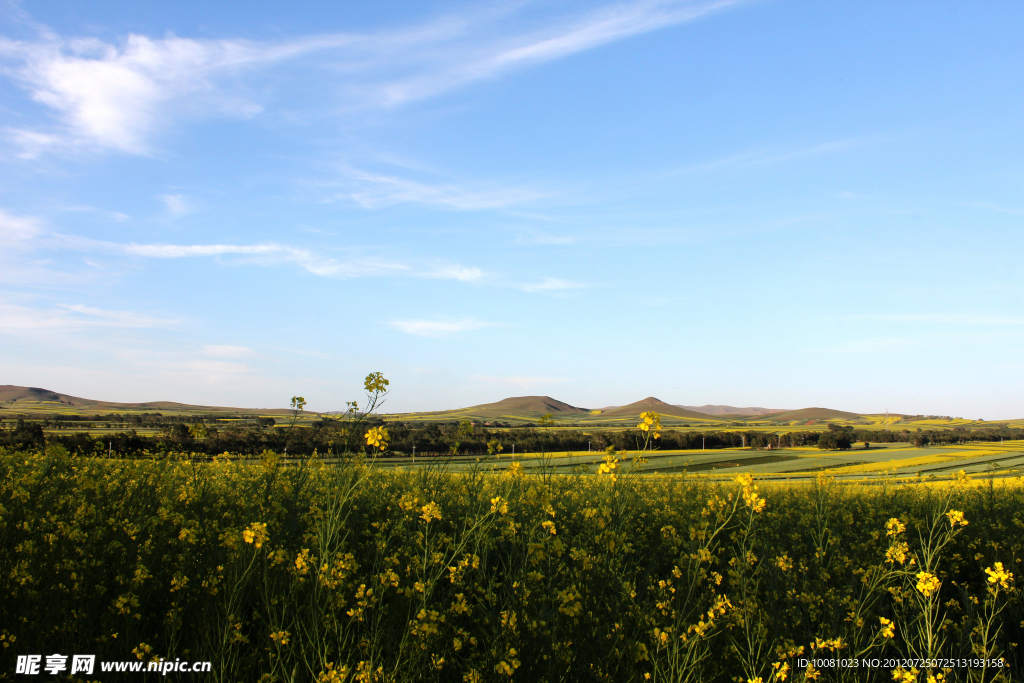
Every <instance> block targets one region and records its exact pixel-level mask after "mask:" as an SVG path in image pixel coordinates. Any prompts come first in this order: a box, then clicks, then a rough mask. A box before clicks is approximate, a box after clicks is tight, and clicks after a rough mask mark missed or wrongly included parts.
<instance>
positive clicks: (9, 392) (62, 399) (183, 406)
mask: <svg viewBox="0 0 1024 683" xmlns="http://www.w3.org/2000/svg"><path fill="white" fill-rule="evenodd" d="M18 401H33V402H39V403H47V402H48V403H63V404H65V405H69V406H74V407H75V408H86V409H91V410H109V411H115V410H191V411H209V412H224V411H234V412H248V413H280V412H283V411H285V410H286V409H285V408H230V407H226V406H202V405H193V404H190V403H176V402H175V401H150V402H146V403H121V402H116V401H97V400H94V399H90V398H80V397H78V396H71V395H69V394H61V393H58V392H56V391H50V390H49V389H42V388H40V387H22V386H17V385H15V384H0V403H10V402H15V403H17V402H18Z"/></svg>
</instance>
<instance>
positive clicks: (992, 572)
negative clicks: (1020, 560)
mask: <svg viewBox="0 0 1024 683" xmlns="http://www.w3.org/2000/svg"><path fill="white" fill-rule="evenodd" d="M985 573H986V574H988V582H989V583H991V584H993V586H995V584H999V585H1000V586H1002V588H1003V590H1009V588H1010V582H1011V581H1013V574H1011V573H1010V572H1008V571H1006V570H1005V569H1003V563H1002V562H996V563H995V565H994V566H992V567H989V568H988V569H986V570H985Z"/></svg>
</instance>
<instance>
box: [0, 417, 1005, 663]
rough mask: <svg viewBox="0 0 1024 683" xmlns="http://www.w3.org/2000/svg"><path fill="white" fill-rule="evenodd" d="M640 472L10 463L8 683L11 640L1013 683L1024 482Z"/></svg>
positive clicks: (0, 565)
mask: <svg viewBox="0 0 1024 683" xmlns="http://www.w3.org/2000/svg"><path fill="white" fill-rule="evenodd" d="M649 424H650V423H649ZM650 426H651V427H652V430H653V428H654V425H653V424H650ZM367 441H368V442H370V443H371V445H374V447H380V446H383V445H385V444H386V433H381V432H372V433H369V434H368V436H367ZM374 442H376V443H375V444H374ZM633 464H634V463H631V462H630V461H629V460H623V459H620V458H619V457H618V455H617V454H615V453H614V452H609V454H608V457H607V458H606V460H605V462H604V464H603V465H602V467H601V468H600V473H599V474H597V475H590V474H584V473H579V474H575V475H564V474H563V475H555V474H552V473H549V472H541V473H537V474H526V473H524V471H523V470H522V468H520V467H518V466H517V465H513V466H512V467H511V468H509V469H508V470H506V471H504V472H502V473H500V474H498V473H489V472H484V471H468V472H458V473H452V472H446V471H444V469H443V468H440V467H423V468H421V469H419V470H416V471H406V472H403V471H397V470H394V469H382V468H376V467H374V466H373V464H372V462H367V461H360V460H353V461H351V462H348V463H344V464H340V465H328V464H324V463H322V462H321V461H319V460H317V459H315V458H314V459H309V460H306V461H303V463H302V464H300V465H293V464H292V465H289V464H285V463H284V462H283V461H282V459H281V458H280V457H279V456H278V455H275V454H273V453H266V454H264V456H263V457H262V459H261V460H260V462H259V463H258V464H252V463H244V462H241V461H237V460H233V459H230V458H227V457H218V458H214V460H213V461H212V462H199V461H197V460H193V459H191V458H190V457H188V456H187V455H182V456H180V457H170V458H164V459H158V460H156V459H140V460H118V459H93V458H73V457H70V456H68V455H67V454H66V453H65V452H63V451H61V450H60V449H59V448H51V449H50V450H48V451H47V452H45V453H44V452H0V475H2V476H0V546H2V553H0V590H2V599H0V643H2V645H3V657H4V668H3V669H2V671H0V678H3V679H4V680H12V679H19V680H30V678H25V677H23V676H20V675H16V674H14V671H15V665H14V660H15V658H16V657H17V656H18V655H25V654H31V653H38V654H43V655H48V654H49V653H65V654H67V653H69V652H91V653H94V654H96V655H97V656H98V657H100V658H101V659H102V658H107V659H137V660H140V661H149V660H157V661H161V660H163V661H175V660H177V659H182V660H206V661H209V662H210V663H211V670H210V671H209V672H208V673H202V674H199V673H189V674H177V673H174V672H172V673H171V674H169V675H168V674H165V675H164V676H163V677H164V678H166V679H167V680H189V681H197V680H206V681H217V682H225V683H227V682H229V681H230V682H235V681H246V682H248V681H252V682H256V681H311V682H317V683H328V682H338V681H359V682H371V681H372V682H375V681H381V682H384V681H387V682H392V681H394V682H405V681H452V682H456V683H478V682H483V681H492V682H493V681H609V682H612V681H614V682H618V681H637V682H640V681H654V682H657V683H663V682H664V683H667V682H676V681H708V682H711V681H723V682H725V681H741V682H743V683H751V682H753V683H770V682H775V681H811V680H819V681H894V680H895V681H921V682H922V683H925V682H929V683H930V682H933V681H995V680H1002V681H1010V680H1018V679H1019V677H1020V673H1019V672H1020V671H1021V666H1022V665H1024V657H1022V656H1021V649H1022V636H1024V633H1022V631H1024V629H1022V626H1024V623H1022V620H1024V605H1022V600H1021V592H1020V589H1019V582H1020V580H1021V579H1022V578H1024V567H1022V562H1021V558H1022V557H1024V534H1022V527H1024V487H1022V486H1021V485H1020V482H1019V480H1017V479H1013V480H1007V481H1005V482H1003V483H999V482H993V481H991V480H986V481H972V480H970V479H968V478H967V477H966V476H965V475H961V476H959V477H958V478H957V479H956V480H953V481H951V482H947V483H931V484H928V483H924V484H913V485H911V484H885V483H880V484H877V485H874V484H873V485H866V484H854V485H844V484H840V483H836V482H834V481H831V480H829V479H827V478H824V477H821V478H819V479H818V480H817V481H816V482H813V483H809V484H802V485H795V484H790V485H786V484H780V483H778V484H770V483H764V482H757V481H755V480H754V479H753V478H752V477H751V476H750V475H741V476H740V477H737V478H736V480H735V481H732V482H729V483H720V482H714V481H709V480H707V479H703V478H700V477H696V476H668V475H662V476H649V475H648V476H637V475H635V474H634V473H632V471H631V466H632V465H633ZM148 675H149V676H150V677H152V676H154V674H148ZM142 676H145V674H130V673H123V674H117V673H108V674H103V675H102V676H100V675H98V674H97V675H94V676H91V677H88V676H87V677H84V678H80V679H78V680H103V681H108V680H139V679H140V677H142Z"/></svg>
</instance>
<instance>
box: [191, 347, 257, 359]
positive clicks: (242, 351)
mask: <svg viewBox="0 0 1024 683" xmlns="http://www.w3.org/2000/svg"><path fill="white" fill-rule="evenodd" d="M203 353H205V354H206V355H207V356H212V357H214V358H253V357H255V356H256V355H257V354H256V352H255V351H253V350H252V349H250V348H249V347H248V346H227V345H218V344H213V345H207V346H204V347H203Z"/></svg>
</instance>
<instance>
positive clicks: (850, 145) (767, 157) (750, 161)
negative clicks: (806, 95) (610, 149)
mask: <svg viewBox="0 0 1024 683" xmlns="http://www.w3.org/2000/svg"><path fill="white" fill-rule="evenodd" d="M876 141H877V138H867V137H866V138H847V139H842V140H830V141H827V142H819V143H815V144H813V145H805V146H801V147H795V148H792V149H781V150H780V149H755V150H751V151H748V152H741V153H739V154H733V155H730V156H727V157H722V158H720V159H715V160H712V161H707V162H703V163H699V164H694V165H692V166H686V167H684V168H680V169H677V170H676V171H674V173H678V174H684V175H691V174H701V173H709V172H712V171H726V170H730V169H750V168H756V167H759V166H770V165H773V164H781V163H785V162H789V161H797V160H800V159H811V158H814V157H820V156H826V155H829V154H835V153H838V152H845V151H847V150H851V149H855V148H857V147H862V146H864V145H866V144H870V143H872V142H876Z"/></svg>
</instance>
